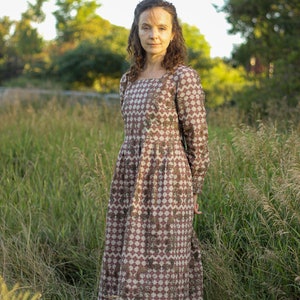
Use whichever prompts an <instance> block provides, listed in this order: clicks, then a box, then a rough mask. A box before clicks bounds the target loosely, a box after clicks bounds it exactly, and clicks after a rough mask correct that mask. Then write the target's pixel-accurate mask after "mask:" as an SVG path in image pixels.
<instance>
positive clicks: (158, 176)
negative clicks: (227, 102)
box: [98, 0, 209, 300]
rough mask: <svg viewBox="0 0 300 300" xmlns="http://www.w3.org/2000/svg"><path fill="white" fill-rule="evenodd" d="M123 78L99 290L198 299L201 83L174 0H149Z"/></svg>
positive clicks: (203, 128)
mask: <svg viewBox="0 0 300 300" xmlns="http://www.w3.org/2000/svg"><path fill="white" fill-rule="evenodd" d="M127 50H128V52H129V54H130V56H131V58H132V65H131V68H130V69H129V71H128V72H127V73H125V74H124V75H123V76H122V78H121V82H120V98H121V110H122V115H123V119H124V124H125V139H124V143H123V145H122V147H121V150H120V152H119V156H118V160H117V164H116V169H115V173H114V177H113V181H112V185H111V196H110V201H109V206H108V213H107V225H106V244H105V250H104V254H103V262H102V270H101V279H100V291H99V296H98V299H99V300H100V299H101V300H104V299H105V300H106V299H131V300H132V299H135V300H137V299H140V300H147V299H151V300H166V299H178V300H179V299H182V300H187V299H188V300H199V299H202V295H203V283H202V279H203V278H202V263H201V255H200V249H199V242H198V240H197V238H196V235H195V232H194V230H193V217H194V214H195V213H196V214H201V212H200V211H199V207H198V204H197V202H196V200H197V195H198V194H200V192H201V188H202V184H203V180H204V176H205V174H206V171H207V167H208V163H209V157H208V148H207V124H206V113H205V108H204V92H203V90H202V87H201V84H200V81H199V77H198V75H197V73H196V71H194V70H193V69H191V68H190V67H188V66H186V65H185V64H184V62H185V54H186V49H185V44H184V39H183V36H182V30H181V27H180V25H179V22H178V18H177V14H176V9H175V7H174V6H173V5H172V4H171V3H169V2H167V1H163V0H143V1H141V2H140V3H139V4H138V5H137V7H136V9H135V14H134V21H133V24H132V28H131V32H130V35H129V39H128V48H127Z"/></svg>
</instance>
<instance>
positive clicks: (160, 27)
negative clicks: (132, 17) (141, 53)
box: [138, 7, 174, 56]
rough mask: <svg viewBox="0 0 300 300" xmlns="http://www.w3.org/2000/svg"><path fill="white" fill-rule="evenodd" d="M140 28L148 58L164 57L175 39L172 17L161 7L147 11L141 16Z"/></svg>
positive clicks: (140, 35)
mask: <svg viewBox="0 0 300 300" xmlns="http://www.w3.org/2000/svg"><path fill="white" fill-rule="evenodd" d="M138 28H139V38H140V41H141V44H142V47H143V48H144V50H145V51H146V53H147V56H164V55H165V54H166V51H167V48H168V46H169V44H170V41H171V40H172V39H173V37H174V34H173V32H172V16H171V15H170V14H169V13H168V12H167V11H166V10H164V9H163V8H161V7H155V8H151V9H148V10H145V11H144V12H142V13H141V15H140V18H139V24H138Z"/></svg>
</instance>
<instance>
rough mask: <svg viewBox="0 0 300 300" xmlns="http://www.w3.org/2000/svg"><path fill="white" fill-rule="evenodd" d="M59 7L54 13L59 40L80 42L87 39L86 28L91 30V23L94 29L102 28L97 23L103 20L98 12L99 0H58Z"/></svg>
mask: <svg viewBox="0 0 300 300" xmlns="http://www.w3.org/2000/svg"><path fill="white" fill-rule="evenodd" d="M56 6H57V7H58V9H57V10H56V11H55V12H54V13H53V14H54V16H55V18H56V30H57V36H58V41H59V42H69V43H70V42H71V43H74V42H78V41H80V40H82V39H85V38H86V37H87V36H86V30H88V32H90V29H91V24H93V25H94V26H93V30H92V32H94V31H95V28H101V27H98V26H97V25H101V24H99V22H101V20H102V19H101V18H99V17H98V16H97V14H96V9H97V8H98V7H99V6H100V4H98V1H97V0H90V1H85V0H57V1H56Z"/></svg>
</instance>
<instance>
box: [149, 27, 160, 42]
mask: <svg viewBox="0 0 300 300" xmlns="http://www.w3.org/2000/svg"><path fill="white" fill-rule="evenodd" d="M157 33H158V31H157V29H155V28H152V29H151V30H150V37H151V38H152V39H153V38H156V37H157Z"/></svg>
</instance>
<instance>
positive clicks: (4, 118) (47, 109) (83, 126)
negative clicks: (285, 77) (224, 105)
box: [0, 97, 300, 300]
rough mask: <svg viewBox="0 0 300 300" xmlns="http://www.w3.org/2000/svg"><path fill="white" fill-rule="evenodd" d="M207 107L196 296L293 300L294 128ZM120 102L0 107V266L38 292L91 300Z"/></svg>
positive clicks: (297, 255)
mask: <svg viewBox="0 0 300 300" xmlns="http://www.w3.org/2000/svg"><path fill="white" fill-rule="evenodd" d="M239 119H240V116H239V115H238V113H237V111H235V110H234V109H224V110H222V111H217V112H216V111H211V112H209V114H208V124H209V136H210V140H209V149H210V157H211V165H210V168H209V171H208V174H207V177H206V180H205V184H204V190H203V194H202V196H201V199H199V203H200V204H201V208H202V210H203V211H204V214H203V215H202V216H197V218H196V219H195V229H196V231H197V233H198V236H199V238H200V241H201V246H202V250H203V263H204V275H205V278H204V280H205V299H206V300H227V299H228V300H229V299H230V300H232V299H241V300H242V299H243V300H245V299H248V300H256V299H257V300H263V299H268V300H270V299H271V300H272V299H274V300H275V299H289V300H296V299H300V128H299V127H297V125H296V124H293V123H292V122H290V123H289V125H288V126H284V127H282V126H277V125H276V124H272V123H270V122H268V123H264V122H260V121H257V122H256V123H255V124H254V125H252V126H248V125H246V124H243V123H241V122H240V121H239ZM122 125H123V124H122V120H121V116H120V112H119V107H118V105H103V104H99V103H95V102H93V101H91V103H90V104H84V105H82V104H79V103H76V102H72V103H71V102H66V101H63V100H62V99H59V98H57V97H56V98H52V99H42V100H41V99H33V100H30V101H13V102H11V103H9V104H8V103H6V104H1V105H0V272H1V273H0V275H1V276H2V277H3V278H4V280H5V282H6V284H7V285H8V286H9V287H13V286H14V285H15V283H19V284H20V288H19V289H20V290H29V291H31V292H32V293H35V292H36V293H37V292H39V293H41V294H42V299H70V300H71V299H95V298H96V294H97V286H98V280H99V270H100V263H101V253H102V249H103V245H104V230H105V213H106V207H107V201H108V196H109V187H110V181H111V177H112V173H113V169H114V163H115V160H116V158H117V154H118V151H119V147H120V145H121V143H122V139H123V131H122ZM0 298H1V297H0Z"/></svg>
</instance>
